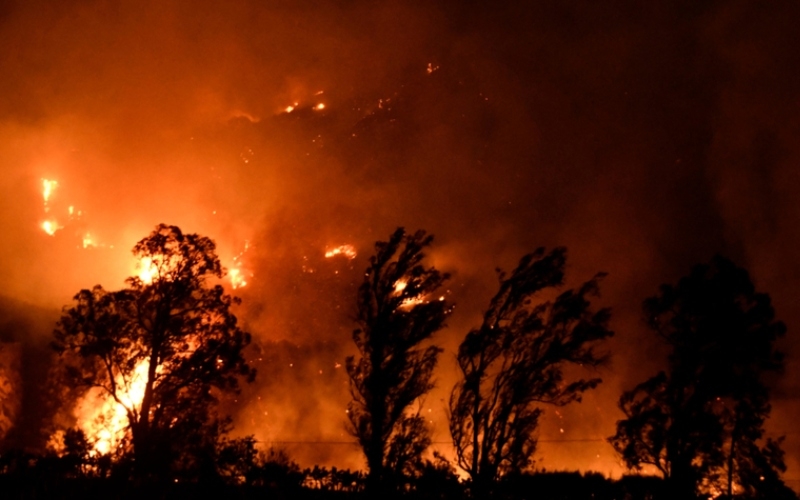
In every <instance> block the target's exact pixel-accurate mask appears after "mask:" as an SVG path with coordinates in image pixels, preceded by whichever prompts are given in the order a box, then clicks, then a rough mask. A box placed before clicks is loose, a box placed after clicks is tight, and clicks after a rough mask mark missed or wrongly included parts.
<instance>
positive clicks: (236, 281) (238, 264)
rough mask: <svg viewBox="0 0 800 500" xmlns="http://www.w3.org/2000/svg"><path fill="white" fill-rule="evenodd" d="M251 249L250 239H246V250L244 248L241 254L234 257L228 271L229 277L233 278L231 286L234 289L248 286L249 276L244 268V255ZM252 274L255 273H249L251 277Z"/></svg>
mask: <svg viewBox="0 0 800 500" xmlns="http://www.w3.org/2000/svg"><path fill="white" fill-rule="evenodd" d="M249 249H250V241H247V240H245V242H244V250H242V251H241V252H240V253H239V255H237V256H236V257H234V258H233V266H232V267H231V269H230V270H229V271H228V277H229V278H230V280H231V287H233V289H234V290H236V289H237V288H242V287H245V286H247V276H246V274H245V272H244V271H243V269H242V257H243V256H244V254H245V253H247V251H248V250H249ZM252 276H253V273H249V277H252Z"/></svg>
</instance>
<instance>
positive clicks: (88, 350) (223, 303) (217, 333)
mask: <svg viewBox="0 0 800 500" xmlns="http://www.w3.org/2000/svg"><path fill="white" fill-rule="evenodd" d="M133 254H134V256H136V257H137V258H138V259H139V260H140V262H142V263H144V265H145V267H146V272H147V274H148V275H149V276H147V277H146V278H147V279H146V280H145V279H143V278H142V277H130V278H128V279H127V280H126V283H127V287H126V288H125V289H123V290H119V291H113V292H109V291H106V290H104V289H103V288H102V287H101V286H99V285H98V286H96V287H94V288H93V289H92V290H81V291H80V292H79V293H78V294H77V295H76V296H75V302H76V303H75V305H74V306H73V307H71V308H69V309H65V312H64V314H63V316H62V318H61V320H60V321H59V323H58V326H57V328H56V330H55V332H54V335H55V340H54V342H53V348H54V349H55V350H56V352H58V353H59V354H60V357H61V361H62V366H63V372H64V375H65V376H66V380H67V382H68V383H69V384H70V385H72V386H73V387H76V388H80V389H83V390H88V389H92V388H97V389H98V390H100V391H102V392H103V393H105V394H107V395H108V396H109V397H111V398H113V400H114V401H115V402H116V403H117V404H118V405H120V406H121V407H122V408H124V410H125V414H126V416H127V419H128V433H127V435H126V438H127V439H128V440H129V442H130V445H131V447H132V459H133V463H134V471H135V474H136V475H137V476H138V477H140V478H143V477H147V476H157V475H160V474H164V473H165V472H167V471H166V470H165V469H168V468H170V467H173V468H174V467H182V468H192V467H196V466H198V460H202V458H201V455H202V453H204V452H205V451H207V450H213V446H214V444H215V442H216V439H217V438H218V436H219V435H220V434H222V433H224V431H225V426H226V425H225V424H226V421H225V419H224V418H221V417H219V416H218V415H217V414H216V412H215V411H214V408H215V405H216V402H217V399H216V396H215V394H219V392H220V391H234V392H235V391H237V390H238V386H239V381H240V379H241V378H247V379H252V377H253V376H254V375H255V372H254V371H253V370H252V369H251V368H250V367H249V366H248V364H247V362H246V361H245V359H244V357H243V353H242V351H243V349H244V348H245V347H246V346H247V345H248V343H249V342H250V336H249V334H247V333H245V332H243V331H242V330H241V329H240V328H239V327H238V325H237V319H236V316H235V315H234V314H233V312H232V311H231V306H232V305H233V304H236V303H238V299H237V298H234V297H231V296H230V295H227V294H225V293H224V290H223V288H222V286H220V285H214V286H210V285H209V283H208V279H209V278H214V277H216V278H221V277H222V275H223V272H224V271H223V268H222V266H221V265H220V261H219V258H218V257H217V255H216V253H215V245H214V242H213V241H212V240H211V239H209V238H207V237H203V236H198V235H197V234H184V233H182V232H181V230H180V229H179V228H178V227H176V226H167V225H164V224H161V225H159V226H157V227H156V229H155V230H154V231H153V232H152V233H151V234H150V235H149V236H148V237H146V238H144V239H142V240H141V241H140V242H139V243H137V244H136V246H135V247H134V248H133Z"/></svg>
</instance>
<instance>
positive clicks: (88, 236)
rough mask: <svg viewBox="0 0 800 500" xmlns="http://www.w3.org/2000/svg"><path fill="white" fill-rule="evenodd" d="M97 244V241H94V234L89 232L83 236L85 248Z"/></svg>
mask: <svg viewBox="0 0 800 500" xmlns="http://www.w3.org/2000/svg"><path fill="white" fill-rule="evenodd" d="M96 246H97V243H96V242H95V241H94V238H92V235H91V234H89V233H86V234H85V235H84V236H83V248H89V247H96Z"/></svg>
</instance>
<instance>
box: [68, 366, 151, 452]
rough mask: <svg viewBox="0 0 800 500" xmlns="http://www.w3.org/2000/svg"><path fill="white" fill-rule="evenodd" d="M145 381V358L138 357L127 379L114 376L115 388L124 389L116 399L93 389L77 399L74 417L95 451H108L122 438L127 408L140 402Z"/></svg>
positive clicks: (135, 406) (126, 424)
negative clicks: (134, 367)
mask: <svg viewBox="0 0 800 500" xmlns="http://www.w3.org/2000/svg"><path fill="white" fill-rule="evenodd" d="M146 380H147V361H146V360H142V361H140V362H139V364H138V365H137V366H136V369H135V371H134V375H133V377H131V379H130V380H124V379H123V378H122V377H119V376H117V377H116V384H117V387H122V388H124V391H123V392H122V394H121V395H120V398H119V399H120V400H119V401H115V400H114V398H113V397H111V396H110V395H108V394H105V393H103V392H101V389H97V388H96V389H93V390H92V391H90V392H89V393H87V394H86V396H84V397H83V398H82V399H81V400H80V401H79V403H78V404H77V406H76V409H75V417H76V418H77V420H78V425H79V426H80V428H81V430H82V431H83V432H84V433H86V435H87V436H88V437H89V439H90V440H91V442H92V443H93V451H94V452H95V453H97V454H100V455H105V454H108V453H110V452H112V451H113V450H114V449H115V448H116V447H117V446H118V445H119V444H120V442H121V441H122V440H123V439H124V438H125V432H126V429H127V427H128V411H129V410H131V409H135V408H137V407H138V406H139V405H141V403H142V398H144V390H145V385H146Z"/></svg>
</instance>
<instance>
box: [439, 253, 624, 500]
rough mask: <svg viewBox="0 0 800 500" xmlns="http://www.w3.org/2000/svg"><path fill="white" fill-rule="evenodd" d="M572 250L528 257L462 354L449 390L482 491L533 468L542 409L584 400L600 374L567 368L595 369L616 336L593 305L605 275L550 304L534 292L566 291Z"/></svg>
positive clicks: (462, 454)
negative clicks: (573, 375) (580, 374)
mask: <svg viewBox="0 0 800 500" xmlns="http://www.w3.org/2000/svg"><path fill="white" fill-rule="evenodd" d="M565 260H566V250H565V249H563V248H557V249H555V250H553V251H551V252H550V253H545V250H544V249H543V248H540V249H538V250H536V251H535V252H533V253H531V254H528V255H526V256H524V257H523V258H522V259H521V260H520V263H519V265H518V266H517V268H516V269H515V270H514V271H513V272H512V273H511V275H510V276H507V275H506V274H505V273H502V272H499V280H500V289H499V291H498V292H497V294H496V295H495V296H494V297H493V298H492V300H491V302H490V304H489V308H488V309H487V310H486V313H485V314H484V318H483V323H482V324H481V326H480V327H479V328H477V329H474V330H472V331H470V332H469V333H468V334H467V336H466V338H465V339H464V341H463V342H462V343H461V346H460V347H459V350H458V358H457V359H458V367H459V369H460V372H461V377H460V380H459V381H458V382H457V383H456V385H455V387H454V388H453V391H452V394H451V396H450V402H449V417H450V433H451V435H452V437H453V444H454V446H455V450H456V456H457V461H458V465H459V466H460V467H461V468H462V469H463V470H464V471H465V472H467V473H468V474H469V475H470V478H471V480H472V489H473V493H474V494H475V495H477V497H481V496H482V495H485V494H486V493H487V490H488V489H489V488H490V487H491V484H492V483H493V482H494V481H496V480H497V479H499V478H500V477H502V476H504V475H507V474H512V473H521V472H524V471H526V469H528V468H529V466H530V465H531V457H532V456H533V453H534V451H535V449H536V438H535V437H534V431H535V430H536V428H537V426H538V423H539V417H540V416H541V414H542V412H543V406H544V405H555V406H563V405H566V404H568V403H570V402H573V401H580V399H581V394H582V393H583V392H584V391H586V390H588V389H592V388H594V387H595V386H597V385H598V384H599V383H600V379H599V378H587V379H584V378H580V379H575V380H566V376H565V374H564V369H565V368H566V367H567V365H580V366H585V367H595V366H597V365H599V364H600V363H601V362H602V361H603V359H604V357H603V356H601V355H599V354H598V353H597V352H596V351H595V348H596V346H597V345H598V344H599V343H600V342H601V341H602V340H604V339H606V338H608V337H610V336H611V335H613V333H612V332H611V331H610V330H609V329H608V328H607V324H608V320H609V317H610V311H609V310H608V309H600V310H597V311H593V310H592V308H591V304H590V302H589V297H590V296H592V295H595V294H597V292H598V281H599V280H600V278H601V277H602V275H601V274H598V275H597V276H595V277H594V278H593V279H592V280H590V281H588V282H586V283H584V284H583V285H582V286H581V287H580V288H578V289H575V290H567V291H565V292H562V293H561V294H559V295H557V296H556V297H555V299H553V300H551V301H545V300H537V296H538V295H539V294H542V293H547V292H548V291H550V290H553V289H555V288H556V287H559V286H560V285H561V284H562V283H563V279H564V264H565Z"/></svg>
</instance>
